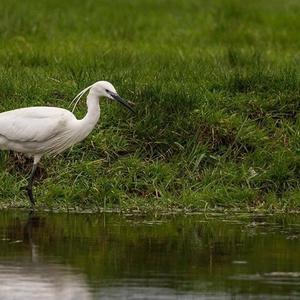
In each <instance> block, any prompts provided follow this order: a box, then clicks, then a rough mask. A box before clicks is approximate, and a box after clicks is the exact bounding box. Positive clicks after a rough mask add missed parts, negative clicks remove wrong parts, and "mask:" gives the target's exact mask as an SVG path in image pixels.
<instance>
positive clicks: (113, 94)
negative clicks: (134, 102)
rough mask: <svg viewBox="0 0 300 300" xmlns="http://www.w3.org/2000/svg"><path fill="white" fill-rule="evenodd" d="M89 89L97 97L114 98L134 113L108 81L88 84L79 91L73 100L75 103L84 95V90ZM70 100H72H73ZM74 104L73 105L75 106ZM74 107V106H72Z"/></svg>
mask: <svg viewBox="0 0 300 300" xmlns="http://www.w3.org/2000/svg"><path fill="white" fill-rule="evenodd" d="M88 90H90V93H91V94H95V95H96V96H97V97H99V98H100V97H106V98H108V99H111V100H115V101H117V102H119V103H120V104H122V105H123V106H125V107H126V108H127V109H129V110H130V111H131V112H133V113H134V110H133V108H132V107H131V106H130V105H129V104H128V102H126V101H125V100H124V99H122V98H121V97H120V96H119V94H118V93H117V91H116V89H115V87H114V86H113V85H112V84H111V83H110V82H108V81H97V82H95V83H94V84H92V85H90V86H89V87H87V88H85V89H84V90H83V91H81V92H80V93H79V94H78V95H77V96H76V97H75V98H74V100H73V101H76V104H77V103H78V101H79V99H80V98H81V97H82V96H83V95H84V93H85V92H87V91H88ZM73 101H72V102H73ZM76 104H75V106H76ZM74 109H75V107H74ZM74 109H73V110H74Z"/></svg>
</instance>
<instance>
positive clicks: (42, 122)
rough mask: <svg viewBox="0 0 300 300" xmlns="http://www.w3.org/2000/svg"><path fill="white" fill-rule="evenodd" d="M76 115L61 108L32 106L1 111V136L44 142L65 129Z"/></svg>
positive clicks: (13, 139) (20, 140) (17, 140)
mask: <svg viewBox="0 0 300 300" xmlns="http://www.w3.org/2000/svg"><path fill="white" fill-rule="evenodd" d="M73 119H75V117H74V115H73V114H72V113H71V112H69V111H67V110H65V109H61V108H55V107H31V108H21V109H16V110H12V111H8V112H4V113H0V136H3V137H5V138H6V139H8V140H10V141H16V142H43V141H46V140H48V139H51V138H53V137H55V136H56V135H57V134H59V133H60V132H62V131H64V130H65V129H66V128H65V127H66V125H67V123H68V122H69V121H72V120H73Z"/></svg>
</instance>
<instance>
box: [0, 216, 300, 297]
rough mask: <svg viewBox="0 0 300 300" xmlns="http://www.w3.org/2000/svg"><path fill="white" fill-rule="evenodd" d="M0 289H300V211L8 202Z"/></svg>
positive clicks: (1, 233) (117, 292) (92, 293)
mask: <svg viewBox="0 0 300 300" xmlns="http://www.w3.org/2000/svg"><path fill="white" fill-rule="evenodd" d="M0 299H1V300H7V299H16V300H18V299H63V300H68V299H156V300H160V299H300V216H295V215H288V216H287V215H283V216H263V215H247V214H244V215H242V214H239V215H235V214H208V215H205V214H200V215H190V216H171V215H169V216H162V217H151V216H147V217H145V216H131V215H117V214H100V215H99V214H98V215H91V214H54V213H53V214H46V213H38V214H29V213H28V212H25V211H3V212H0Z"/></svg>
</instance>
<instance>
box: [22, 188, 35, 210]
mask: <svg viewBox="0 0 300 300" xmlns="http://www.w3.org/2000/svg"><path fill="white" fill-rule="evenodd" d="M21 190H23V191H26V192H27V195H28V197H29V200H30V203H31V207H32V208H34V207H35V199H34V196H33V192H32V187H30V186H23V187H21Z"/></svg>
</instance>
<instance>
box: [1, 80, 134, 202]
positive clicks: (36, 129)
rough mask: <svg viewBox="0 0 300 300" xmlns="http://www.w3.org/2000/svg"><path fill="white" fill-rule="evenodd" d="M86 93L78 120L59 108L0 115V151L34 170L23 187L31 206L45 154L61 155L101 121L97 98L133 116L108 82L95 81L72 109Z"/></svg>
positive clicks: (126, 104) (9, 112) (34, 109)
mask: <svg viewBox="0 0 300 300" xmlns="http://www.w3.org/2000/svg"><path fill="white" fill-rule="evenodd" d="M87 91H89V93H88V96H87V114H86V115H85V117H84V118H83V119H81V120H78V119H77V118H76V117H75V116H74V114H73V113H72V112H70V111H68V110H66V109H63V108H58V107H44V106H38V107H28V108H20V109H16V110H11V111H7V112H3V113H0V149H1V150H13V151H15V152H20V153H24V154H26V155H29V156H31V157H33V167H32V171H31V173H30V176H29V179H28V185H27V187H26V189H27V192H28V196H29V199H30V201H31V204H32V205H33V206H34V205H35V199H34V197H33V193H32V185H33V180H34V174H35V171H36V168H37V165H38V163H39V161H40V159H41V158H42V156H44V155H47V154H48V155H53V154H58V153H61V152H62V151H64V150H66V149H67V148H69V147H71V146H73V145H74V144H76V143H78V142H80V141H82V140H83V139H85V138H86V137H87V136H88V135H89V134H90V132H91V131H92V130H93V128H94V127H95V125H96V124H97V122H98V120H99V117H100V105H99V99H100V97H106V98H109V99H112V100H116V101H118V102H119V103H121V104H122V105H124V106H125V107H126V108H128V109H129V110H131V111H132V112H133V109H132V108H131V107H130V105H129V104H128V103H127V102H126V101H124V100H123V99H122V98H121V97H120V96H119V95H118V93H117V92H116V89H115V88H114V86H113V85H112V84H111V83H109V82H107V81H98V82H96V83H94V84H92V85H91V86H89V87H87V88H85V89H84V90H83V91H81V92H80V93H79V94H78V95H77V96H76V97H75V98H74V99H73V101H72V103H73V102H76V103H75V106H74V109H75V107H76V105H77V103H78V101H79V100H80V98H81V97H82V96H83V95H84V94H85V93H86V92H87ZM74 109H73V111H74Z"/></svg>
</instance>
